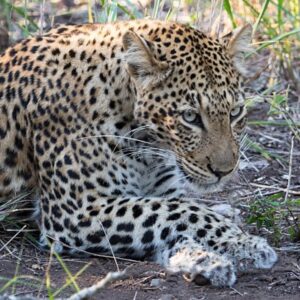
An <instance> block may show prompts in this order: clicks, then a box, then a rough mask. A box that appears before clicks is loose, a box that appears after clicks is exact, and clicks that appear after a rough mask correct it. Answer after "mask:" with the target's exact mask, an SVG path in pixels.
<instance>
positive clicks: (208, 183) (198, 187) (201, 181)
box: [177, 162, 225, 193]
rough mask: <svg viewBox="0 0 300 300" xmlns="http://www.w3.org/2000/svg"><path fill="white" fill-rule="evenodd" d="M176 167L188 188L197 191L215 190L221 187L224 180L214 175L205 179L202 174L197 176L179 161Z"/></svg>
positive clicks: (208, 191)
mask: <svg viewBox="0 0 300 300" xmlns="http://www.w3.org/2000/svg"><path fill="white" fill-rule="evenodd" d="M177 165H178V168H179V170H180V172H181V174H182V175H183V176H184V177H185V180H186V181H187V183H188V188H189V190H192V191H193V192H199V193H212V192H217V191H219V190H221V189H222V187H223V185H224V183H225V181H223V180H221V179H220V178H218V177H217V178H216V177H207V179H206V178H205V177H204V175H202V177H200V176H197V175H196V174H194V173H193V172H192V171H190V172H189V171H188V170H187V169H186V168H184V167H183V165H182V163H181V162H177Z"/></svg>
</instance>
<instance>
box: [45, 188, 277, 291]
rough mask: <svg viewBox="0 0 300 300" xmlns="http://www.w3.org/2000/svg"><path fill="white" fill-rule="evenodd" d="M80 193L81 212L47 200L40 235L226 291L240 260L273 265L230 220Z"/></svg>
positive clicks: (163, 203)
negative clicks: (144, 261)
mask: <svg viewBox="0 0 300 300" xmlns="http://www.w3.org/2000/svg"><path fill="white" fill-rule="evenodd" d="M83 193H84V194H85V196H84V197H83V198H82V201H80V203H81V204H80V205H81V207H79V206H77V208H76V209H74V208H75V206H76V203H75V202H74V201H73V204H71V202H69V206H70V205H71V207H70V210H71V211H72V213H71V214H69V215H65V214H63V210H64V209H65V208H64V207H66V205H67V201H66V200H64V199H61V200H60V201H55V200H54V201H51V200H48V203H49V207H48V208H47V209H49V210H48V212H47V213H45V212H44V213H43V220H42V224H43V227H42V231H43V233H44V235H45V236H46V235H47V236H50V237H52V238H53V239H54V240H55V241H57V242H58V245H59V242H61V243H62V244H64V245H67V246H68V247H69V248H71V249H72V248H74V249H78V250H83V251H88V252H102V253H111V252H110V251H111V250H112V251H113V252H114V254H115V255H117V256H120V255H125V256H133V257H136V256H143V257H148V258H150V259H152V260H154V261H156V262H158V263H161V264H163V265H164V266H166V267H170V268H171V269H173V270H181V271H184V272H187V273H190V275H191V276H192V277H195V276H196V275H197V274H199V275H202V276H204V277H206V278H207V279H209V280H210V281H211V282H212V284H214V285H219V286H231V285H232V284H233V283H234V281H235V270H236V267H238V266H239V265H240V264H241V263H244V261H250V262H252V261H253V264H254V266H255V267H257V268H270V267H271V266H272V265H273V264H274V263H275V262H276V260H277V256H276V254H275V252H274V250H273V249H272V248H271V247H270V246H269V245H268V244H267V242H266V241H265V240H264V239H262V238H259V237H255V236H251V235H248V234H245V233H244V232H243V231H242V230H241V229H240V228H239V227H238V226H237V225H236V224H234V223H233V222H232V221H231V220H230V219H227V218H225V217H224V216H222V215H219V214H217V213H215V212H214V211H212V210H210V209H208V208H206V207H205V206H202V205H198V204H195V203H191V201H189V200H182V199H174V198H173V199H163V198H142V199H141V198H137V197H132V198H125V197H116V198H102V199H100V198H98V199H96V198H95V197H94V196H92V195H91V192H83ZM91 196H92V197H91ZM88 199H89V200H88ZM91 200H92V201H91ZM42 201H45V199H42ZM72 206H73V208H72ZM54 216H55V218H54ZM56 249H59V247H56ZM246 267H248V265H247V264H246Z"/></svg>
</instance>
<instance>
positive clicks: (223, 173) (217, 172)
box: [207, 164, 233, 179]
mask: <svg viewBox="0 0 300 300" xmlns="http://www.w3.org/2000/svg"><path fill="white" fill-rule="evenodd" d="M207 169H208V170H209V171H210V172H212V173H213V174H214V175H215V176H216V177H218V178H219V179H221V178H222V177H224V176H226V175H228V174H230V173H231V172H232V171H233V169H230V170H227V171H223V170H218V169H214V168H213V167H212V166H211V164H208V165H207Z"/></svg>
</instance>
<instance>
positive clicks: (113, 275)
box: [68, 269, 126, 300]
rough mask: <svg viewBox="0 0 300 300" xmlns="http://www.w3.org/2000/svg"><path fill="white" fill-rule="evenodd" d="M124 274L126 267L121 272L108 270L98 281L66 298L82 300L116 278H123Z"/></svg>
mask: <svg viewBox="0 0 300 300" xmlns="http://www.w3.org/2000/svg"><path fill="white" fill-rule="evenodd" d="M125 276H126V269H125V270H124V271H122V272H110V273H108V274H107V275H106V276H105V277H104V278H103V279H101V280H100V281H98V282H97V283H96V284H94V285H92V286H90V287H88V288H85V289H82V290H81V291H79V292H78V293H76V294H74V295H72V296H71V297H69V298H68V300H82V299H85V298H89V297H91V296H93V295H94V294H95V293H96V292H97V291H99V290H101V289H103V288H105V287H106V286H107V285H108V284H109V283H111V282H114V281H116V280H120V279H124V278H125Z"/></svg>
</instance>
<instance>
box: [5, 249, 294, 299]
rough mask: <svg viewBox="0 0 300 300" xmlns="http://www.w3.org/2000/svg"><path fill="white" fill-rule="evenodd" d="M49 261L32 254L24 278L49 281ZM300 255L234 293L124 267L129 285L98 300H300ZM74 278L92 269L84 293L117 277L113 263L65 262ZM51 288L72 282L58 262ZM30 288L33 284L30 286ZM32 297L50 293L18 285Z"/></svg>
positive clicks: (10, 272)
mask: <svg viewBox="0 0 300 300" xmlns="http://www.w3.org/2000/svg"><path fill="white" fill-rule="evenodd" d="M48 256H49V255H42V253H39V252H38V251H36V250H34V249H26V251H25V252H24V253H23V256H22V261H21V263H20V268H19V274H23V275H25V274H26V275H27V276H33V277H37V278H39V279H41V280H42V279H43V278H44V277H45V271H46V269H47V267H48V263H49V261H48ZM299 259H300V257H299V255H298V256H297V255H291V254H287V253H282V254H280V261H279V262H278V263H277V265H276V266H275V267H274V268H273V269H272V270H270V271H267V272H266V271H257V270H253V271H250V272H247V273H242V274H239V280H238V282H237V284H236V285H235V286H234V288H222V289H221V288H215V287H212V286H209V285H203V286H199V285H196V284H195V283H193V282H192V283H191V282H187V281H186V280H185V279H184V278H183V276H182V275H181V274H168V273H166V272H165V270H164V269H162V268H161V266H158V265H156V264H153V263H147V262H138V263H130V262H122V261H119V262H118V265H119V268H120V269H124V268H126V267H128V279H125V280H121V281H116V282H114V283H113V284H111V285H110V286H109V287H108V288H106V289H104V290H101V291H99V292H98V293H97V294H96V295H94V296H93V298H92V299H95V300H96V299H111V300H120V299H153V300H154V299H157V300H158V299H161V300H171V299H172V300H173V299H191V300H192V299H194V300H196V299H251V300H252V299H253V296H254V295H255V298H256V299H290V300H292V299H295V300H296V299H299V296H300V270H299V269H298V268H297V265H298V266H299ZM64 261H65V262H66V264H67V266H68V268H69V270H70V271H71V272H72V274H75V273H76V272H78V271H79V270H80V269H81V268H83V267H84V266H85V265H86V264H87V263H91V265H90V266H89V267H88V269H87V270H86V271H85V272H84V273H83V274H82V275H81V276H80V277H79V278H78V280H77V284H78V285H79V286H80V288H84V287H88V286H90V285H92V284H94V283H96V282H97V281H98V280H99V279H101V278H103V277H104V276H105V275H106V274H107V272H108V271H116V270H117V269H116V265H115V263H114V261H113V260H112V259H90V258H89V259H88V258H87V259H79V258H78V259H74V258H72V259H70V258H66V257H65V258H64ZM15 268H16V262H15V261H14V260H12V258H11V257H7V258H4V259H2V260H1V262H0V276H5V277H9V278H12V277H13V276H14V272H15ZM50 277H51V284H52V288H53V290H56V289H58V288H59V287H61V286H62V285H63V283H64V282H65V280H66V273H65V272H64V271H63V270H62V268H61V266H60V264H59V263H58V262H57V261H53V263H52V266H51V272H50ZM25 281H26V283H27V284H30V282H33V281H32V280H30V279H26V280H25ZM72 292H75V290H74V289H71V288H68V289H66V290H64V291H63V292H62V293H61V294H60V295H59V296H60V297H62V298H64V297H67V296H70V294H71V293H72ZM27 293H30V294H32V295H35V296H39V297H41V298H43V297H46V296H47V293H46V291H45V289H39V287H33V286H28V285H26V286H25V285H17V287H16V290H15V295H19V296H20V295H25V294H27Z"/></svg>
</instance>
